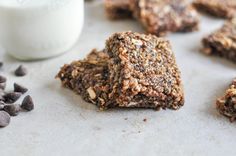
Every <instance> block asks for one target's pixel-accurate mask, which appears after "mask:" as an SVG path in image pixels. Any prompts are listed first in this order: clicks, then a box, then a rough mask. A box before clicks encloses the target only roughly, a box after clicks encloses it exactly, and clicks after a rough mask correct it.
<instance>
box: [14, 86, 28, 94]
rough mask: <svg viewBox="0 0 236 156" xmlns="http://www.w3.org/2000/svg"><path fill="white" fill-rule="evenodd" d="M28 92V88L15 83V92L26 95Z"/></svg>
mask: <svg viewBox="0 0 236 156" xmlns="http://www.w3.org/2000/svg"><path fill="white" fill-rule="evenodd" d="M27 91H28V89H27V88H25V87H23V86H21V85H19V84H17V83H14V92H19V93H22V94H24V93H26V92H27Z"/></svg>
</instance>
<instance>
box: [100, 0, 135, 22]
mask: <svg viewBox="0 0 236 156" xmlns="http://www.w3.org/2000/svg"><path fill="white" fill-rule="evenodd" d="M104 3H105V11H106V14H107V16H108V17H109V18H110V19H122V18H130V17H132V13H131V10H130V7H129V5H130V2H129V0H105V2H104Z"/></svg>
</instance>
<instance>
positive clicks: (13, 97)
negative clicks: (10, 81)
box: [3, 92, 22, 103]
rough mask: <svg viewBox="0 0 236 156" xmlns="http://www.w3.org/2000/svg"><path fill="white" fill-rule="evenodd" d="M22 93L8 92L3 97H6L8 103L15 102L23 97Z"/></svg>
mask: <svg viewBox="0 0 236 156" xmlns="http://www.w3.org/2000/svg"><path fill="white" fill-rule="evenodd" d="M21 95H22V94H21V93H18V92H12V93H6V94H5V95H4V96H3V97H4V98H5V102H6V103H14V102H16V101H17V100H18V99H19V98H20V97H21Z"/></svg>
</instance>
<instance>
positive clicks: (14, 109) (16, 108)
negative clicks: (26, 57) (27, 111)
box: [3, 104, 20, 116]
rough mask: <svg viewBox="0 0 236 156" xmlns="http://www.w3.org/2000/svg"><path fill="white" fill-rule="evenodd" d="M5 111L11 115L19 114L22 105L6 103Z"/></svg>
mask: <svg viewBox="0 0 236 156" xmlns="http://www.w3.org/2000/svg"><path fill="white" fill-rule="evenodd" d="M3 109H4V111H6V112H7V113H8V114H10V116H17V115H18V114H19V112H20V105H18V104H8V105H4V108H3Z"/></svg>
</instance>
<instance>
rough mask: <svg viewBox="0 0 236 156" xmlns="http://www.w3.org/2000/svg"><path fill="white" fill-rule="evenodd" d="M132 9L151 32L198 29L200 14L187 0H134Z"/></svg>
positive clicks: (160, 32) (160, 34) (161, 33)
mask: <svg viewBox="0 0 236 156" xmlns="http://www.w3.org/2000/svg"><path fill="white" fill-rule="evenodd" d="M131 10H132V11H133V14H134V17H136V18H137V19H138V20H139V21H140V22H141V23H142V25H143V26H144V27H145V29H146V30H147V31H148V32H149V33H151V34H156V35H158V36H163V35H165V34H166V33H167V32H190V31H195V30H197V29H198V23H199V18H198V14H197V12H196V10H195V9H194V8H193V7H192V6H191V5H190V4H189V3H187V2H186V0H132V3H131Z"/></svg>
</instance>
